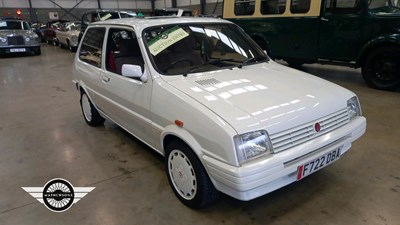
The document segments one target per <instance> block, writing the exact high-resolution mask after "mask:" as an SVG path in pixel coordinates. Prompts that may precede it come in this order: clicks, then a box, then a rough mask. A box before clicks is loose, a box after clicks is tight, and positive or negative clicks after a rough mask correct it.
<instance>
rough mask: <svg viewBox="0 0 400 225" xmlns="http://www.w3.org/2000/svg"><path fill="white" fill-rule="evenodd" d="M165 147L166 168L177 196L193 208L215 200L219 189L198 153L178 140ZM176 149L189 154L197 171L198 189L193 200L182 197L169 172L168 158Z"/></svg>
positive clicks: (202, 206)
mask: <svg viewBox="0 0 400 225" xmlns="http://www.w3.org/2000/svg"><path fill="white" fill-rule="evenodd" d="M165 149H166V150H165V170H166V173H167V177H168V181H169V184H170V186H171V188H172V190H173V191H174V193H175V195H176V197H177V198H178V199H179V200H180V201H181V202H182V203H183V204H184V205H186V206H188V207H190V208H193V209H200V208H204V207H205V206H207V205H209V204H211V203H212V202H214V201H215V199H216V198H217V196H218V191H217V190H216V189H215V187H214V185H213V184H212V182H211V180H210V178H209V177H208V174H207V172H206V170H205V169H204V167H203V164H202V163H201V161H200V160H199V159H198V157H197V155H196V154H195V153H194V152H193V151H192V150H191V149H190V147H189V146H188V145H187V144H185V143H183V142H180V141H177V142H172V143H169V144H168V145H167V146H166V148H165ZM175 149H178V150H180V151H182V152H183V153H184V154H185V155H186V156H187V158H188V159H189V161H190V163H191V165H192V166H193V169H194V172H195V176H196V184H197V191H196V195H195V197H194V198H193V199H191V200H186V199H184V198H182V196H181V195H180V194H179V193H178V191H177V190H176V189H175V186H174V184H173V182H172V180H171V177H170V174H169V165H168V159H169V155H170V153H171V152H172V151H173V150H175Z"/></svg>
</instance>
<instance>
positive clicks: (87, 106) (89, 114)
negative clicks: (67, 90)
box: [80, 91, 105, 127]
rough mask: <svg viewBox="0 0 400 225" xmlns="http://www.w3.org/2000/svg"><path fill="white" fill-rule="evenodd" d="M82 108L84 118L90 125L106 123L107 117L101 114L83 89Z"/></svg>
mask: <svg viewBox="0 0 400 225" xmlns="http://www.w3.org/2000/svg"><path fill="white" fill-rule="evenodd" d="M80 103H81V108H82V113H83V118H84V119H85V121H86V123H87V124H88V125H89V126H92V127H96V126H100V125H102V124H103V123H104V121H105V119H104V118H103V117H102V116H101V115H100V114H99V112H98V111H97V109H96V108H95V107H94V106H93V104H92V102H91V101H90V99H89V97H88V96H87V94H86V93H85V92H83V91H82V94H81V100H80Z"/></svg>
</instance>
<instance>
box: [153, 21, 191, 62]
mask: <svg viewBox="0 0 400 225" xmlns="http://www.w3.org/2000/svg"><path fill="white" fill-rule="evenodd" d="M187 36H189V34H188V33H187V32H186V31H184V30H183V29H182V28H179V27H178V26H176V27H173V28H171V29H168V30H166V31H164V32H163V33H161V34H159V35H158V36H157V37H155V38H154V39H152V40H151V41H149V49H150V53H151V54H152V55H154V56H156V55H157V54H158V53H160V52H162V51H164V50H165V49H166V48H168V47H169V46H171V45H173V44H175V43H176V42H178V41H180V40H182V39H184V38H185V37H187Z"/></svg>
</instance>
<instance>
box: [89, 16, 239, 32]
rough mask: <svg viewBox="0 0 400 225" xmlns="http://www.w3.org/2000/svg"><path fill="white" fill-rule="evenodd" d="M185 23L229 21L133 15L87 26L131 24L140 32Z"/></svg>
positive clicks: (225, 21)
mask: <svg viewBox="0 0 400 225" xmlns="http://www.w3.org/2000/svg"><path fill="white" fill-rule="evenodd" d="M185 23H230V24H233V23H232V22H230V21H227V20H224V19H220V18H210V17H178V16H159V17H133V18H124V19H112V20H105V21H99V22H95V23H91V24H90V25H89V27H93V26H98V25H122V26H131V27H133V28H134V29H135V30H137V31H139V32H140V33H141V32H142V31H143V29H145V28H148V27H153V26H161V25H170V24H185Z"/></svg>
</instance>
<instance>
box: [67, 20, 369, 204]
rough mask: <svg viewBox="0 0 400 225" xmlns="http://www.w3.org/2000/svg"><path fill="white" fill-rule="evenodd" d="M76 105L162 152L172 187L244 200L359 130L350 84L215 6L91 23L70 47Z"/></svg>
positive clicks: (344, 144)
mask: <svg viewBox="0 0 400 225" xmlns="http://www.w3.org/2000/svg"><path fill="white" fill-rule="evenodd" d="M74 64H75V66H74V68H75V80H74V82H75V83H76V87H77V89H78V90H79V91H80V95H81V98H80V103H81V107H82V112H83V117H84V119H85V121H86V122H87V124H89V125H91V126H97V125H101V124H102V123H103V122H104V120H105V119H109V120H111V121H113V122H115V123H117V124H118V125H119V126H121V127H122V128H124V129H125V130H126V131H128V132H129V133H131V134H132V135H134V136H135V137H137V138H138V139H140V140H141V141H143V142H144V143H146V144H147V145H149V146H150V147H152V148H153V149H154V150H155V151H157V152H158V153H160V154H162V155H164V156H165V168H166V173H167V177H168V180H169V183H170V185H171V187H172V189H173V191H174V192H175V194H176V196H177V197H178V199H179V200H180V201H181V202H183V203H184V204H185V205H187V206H189V207H192V208H201V207H204V206H206V205H207V204H210V203H211V202H213V200H215V198H216V197H217V195H218V193H219V192H223V193H225V194H227V195H230V196H232V197H234V198H237V199H240V200H250V199H254V198H257V197H259V196H262V195H264V194H267V193H269V192H271V191H274V190H276V189H278V188H281V187H283V186H285V185H288V184H290V183H292V182H295V181H298V180H301V179H302V178H304V177H306V176H308V175H310V174H312V173H313V172H316V171H317V170H320V169H321V168H323V167H325V166H327V165H329V164H331V163H333V162H335V161H336V160H338V159H339V158H340V157H342V155H343V154H344V153H346V152H347V151H348V150H349V149H350V147H351V144H352V142H353V141H354V140H356V139H357V138H359V137H360V136H361V135H363V134H364V132H365V129H366V119H365V117H363V116H362V114H361V108H360V104H359V101H358V98H357V96H356V95H355V94H354V93H352V92H351V91H349V90H346V89H344V88H342V87H340V86H338V85H335V84H333V83H330V82H327V81H325V80H322V79H320V78H317V77H315V76H312V75H309V74H306V73H303V72H300V71H297V70H294V69H290V68H288V67H285V66H282V65H279V64H277V63H275V62H274V61H272V60H270V59H269V58H268V56H267V55H266V54H265V53H264V52H263V50H261V48H259V47H258V46H257V45H256V44H255V43H254V42H253V41H252V40H251V39H250V38H249V36H248V35H246V34H245V33H244V32H243V30H242V29H241V28H239V27H238V26H236V25H235V24H233V23H231V22H228V21H225V20H222V19H216V18H183V17H182V18H179V17H168V18H167V17H160V18H130V19H120V20H108V21H103V22H97V23H94V24H91V25H90V26H89V27H88V29H87V30H86V32H85V34H84V36H83V39H82V42H81V43H80V46H79V48H78V51H77V54H76V57H75V63H74Z"/></svg>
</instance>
